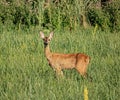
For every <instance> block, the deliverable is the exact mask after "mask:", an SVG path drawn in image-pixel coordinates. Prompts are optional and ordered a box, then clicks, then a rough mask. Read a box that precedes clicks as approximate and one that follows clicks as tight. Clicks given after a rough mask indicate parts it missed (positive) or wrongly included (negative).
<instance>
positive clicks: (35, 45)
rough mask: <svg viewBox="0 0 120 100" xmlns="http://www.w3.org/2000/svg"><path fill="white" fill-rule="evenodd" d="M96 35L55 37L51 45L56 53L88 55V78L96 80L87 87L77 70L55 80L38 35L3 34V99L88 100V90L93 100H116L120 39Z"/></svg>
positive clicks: (119, 36)
mask: <svg viewBox="0 0 120 100" xmlns="http://www.w3.org/2000/svg"><path fill="white" fill-rule="evenodd" d="M92 32H93V31H92V30H86V31H85V30H78V31H76V32H71V33H70V32H67V31H65V32H62V31H60V32H58V31H56V32H55V35H54V38H53V40H52V41H51V44H50V48H51V51H52V52H60V53H72V52H82V53H86V54H88V55H89V56H90V57H91V62H90V65H89V68H88V73H89V74H90V76H91V77H92V78H93V81H92V82H89V81H88V80H86V79H83V78H82V77H81V76H80V75H79V74H78V73H77V72H76V71H75V70H64V74H65V79H60V80H58V79H57V78H56V77H55V74H54V71H53V70H52V69H51V68H50V67H49V65H48V63H47V60H46V58H45V56H44V46H43V43H42V40H41V39H40V37H39V31H38V30H33V31H29V32H24V31H22V30H19V31H15V30H1V33H0V99H1V100H29V99H30V100H84V87H87V91H89V92H88V99H89V100H118V99H119V98H120V95H119V92H120V90H119V84H120V79H119V76H120V75H119V72H120V68H119V65H120V42H119V40H120V34H119V33H114V34H111V33H108V32H100V31H96V32H95V33H94V35H93V33H92ZM28 33H29V34H28ZM48 34H49V33H48Z"/></svg>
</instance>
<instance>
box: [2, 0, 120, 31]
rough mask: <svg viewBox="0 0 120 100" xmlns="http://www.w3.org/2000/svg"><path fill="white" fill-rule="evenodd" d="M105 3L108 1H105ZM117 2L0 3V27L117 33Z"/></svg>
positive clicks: (31, 0)
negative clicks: (35, 27)
mask: <svg viewBox="0 0 120 100" xmlns="http://www.w3.org/2000/svg"><path fill="white" fill-rule="evenodd" d="M108 1H109V0H108ZM119 5H120V1H119V0H114V1H112V2H110V1H109V2H107V1H105V2H103V1H100V0H63V1H62V0H40V1H39V0H1V1H0V23H1V24H3V25H5V26H7V25H11V26H15V27H18V28H19V29H20V28H22V27H27V28H28V27H30V26H39V27H41V28H47V29H51V30H53V29H58V30H61V29H67V30H76V29H77V28H79V27H82V26H83V27H87V28H88V26H90V25H91V26H95V25H96V24H98V27H99V28H101V29H102V30H107V29H109V30H111V31H119V30H120V26H119V25H120V7H119Z"/></svg>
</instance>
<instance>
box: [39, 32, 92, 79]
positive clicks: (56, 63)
mask: <svg viewBox="0 0 120 100" xmlns="http://www.w3.org/2000/svg"><path fill="white" fill-rule="evenodd" d="M40 35H41V38H42V39H43V41H44V46H45V48H44V49H45V55H46V58H47V60H48V62H49V65H50V66H51V67H52V68H53V69H54V70H55V71H56V74H58V75H62V76H63V72H62V69H73V68H75V69H76V70H77V71H78V72H79V73H80V74H81V75H82V76H83V77H86V75H87V67H88V64H89V60H90V57H89V56H87V55H85V54H82V53H76V54H60V53H52V52H51V51H50V48H49V42H50V40H51V39H52V37H53V33H50V36H49V37H45V36H44V34H43V33H42V32H40Z"/></svg>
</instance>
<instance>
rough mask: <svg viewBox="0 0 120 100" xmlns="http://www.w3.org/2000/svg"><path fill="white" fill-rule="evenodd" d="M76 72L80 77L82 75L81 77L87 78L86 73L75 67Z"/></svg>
mask: <svg viewBox="0 0 120 100" xmlns="http://www.w3.org/2000/svg"><path fill="white" fill-rule="evenodd" d="M76 70H77V71H78V72H79V74H80V75H82V77H84V78H86V77H87V73H86V72H85V71H84V70H83V69H82V68H80V67H77V68H76Z"/></svg>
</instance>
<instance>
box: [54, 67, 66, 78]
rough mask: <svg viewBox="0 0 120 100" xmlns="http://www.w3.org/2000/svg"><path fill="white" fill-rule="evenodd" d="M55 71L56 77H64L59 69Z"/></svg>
mask: <svg viewBox="0 0 120 100" xmlns="http://www.w3.org/2000/svg"><path fill="white" fill-rule="evenodd" d="M55 70H56V75H57V76H61V77H63V76H64V75H63V71H62V69H61V68H60V67H57V68H56V69H55Z"/></svg>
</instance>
